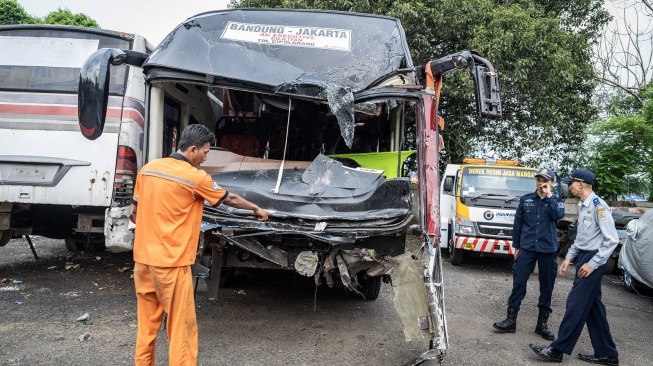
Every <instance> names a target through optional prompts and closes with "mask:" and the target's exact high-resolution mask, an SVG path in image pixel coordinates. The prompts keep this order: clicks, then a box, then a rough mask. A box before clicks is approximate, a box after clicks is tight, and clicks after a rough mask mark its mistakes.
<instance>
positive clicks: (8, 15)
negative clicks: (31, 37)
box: [0, 0, 38, 25]
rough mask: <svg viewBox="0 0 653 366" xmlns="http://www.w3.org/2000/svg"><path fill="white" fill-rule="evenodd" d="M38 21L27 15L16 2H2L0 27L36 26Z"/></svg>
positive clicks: (0, 6)
mask: <svg viewBox="0 0 653 366" xmlns="http://www.w3.org/2000/svg"><path fill="white" fill-rule="evenodd" d="M34 23H38V19H36V18H34V17H32V16H31V15H29V14H27V12H26V11H25V9H24V8H23V7H22V6H21V5H20V4H19V3H18V1H16V0H0V25H9V24H34Z"/></svg>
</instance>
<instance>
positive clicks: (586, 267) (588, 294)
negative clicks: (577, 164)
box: [529, 169, 619, 365]
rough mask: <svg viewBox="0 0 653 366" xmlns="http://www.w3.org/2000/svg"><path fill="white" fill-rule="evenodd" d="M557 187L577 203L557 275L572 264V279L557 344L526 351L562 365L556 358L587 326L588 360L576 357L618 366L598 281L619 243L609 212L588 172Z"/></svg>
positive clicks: (577, 173) (578, 171) (575, 174)
mask: <svg viewBox="0 0 653 366" xmlns="http://www.w3.org/2000/svg"><path fill="white" fill-rule="evenodd" d="M562 181H563V182H569V190H570V191H571V193H572V194H573V195H574V196H576V197H578V198H580V202H579V203H578V206H579V210H578V233H577V235H576V241H575V242H574V244H573V245H572V246H571V248H569V252H568V253H567V256H566V257H565V260H564V261H563V262H562V264H560V275H561V276H564V275H565V274H566V273H567V267H569V264H570V263H571V261H572V260H573V259H574V258H575V259H576V276H575V278H574V285H573V287H572V288H571V291H569V296H567V308H566V310H565V315H564V316H563V318H562V322H561V323H560V329H559V334H558V339H556V340H555V341H553V342H551V344H550V345H549V346H548V347H543V346H537V345H534V344H530V345H529V346H530V347H531V349H532V350H533V351H534V352H535V353H537V355H538V356H540V357H541V358H543V359H545V360H547V361H552V362H562V354H563V353H566V354H568V355H570V354H571V352H572V351H573V349H574V346H575V345H576V342H577V341H578V338H579V337H580V333H581V332H582V331H583V327H584V325H585V324H587V331H588V332H589V335H590V340H591V341H592V347H593V348H594V354H583V353H579V354H578V358H580V359H581V360H583V361H586V362H590V363H598V364H602V365H619V357H618V356H619V354H618V352H617V347H616V346H615V344H614V342H613V341H612V334H610V326H609V325H608V319H607V317H606V314H605V306H604V305H603V302H602V301H601V278H602V277H603V274H604V273H605V270H606V268H607V263H608V259H609V258H610V255H611V254H612V251H613V250H614V249H615V248H616V246H617V244H618V243H619V236H618V234H617V229H616V228H615V226H614V220H613V219H612V213H611V209H610V207H608V205H607V204H606V203H605V201H603V200H602V199H601V198H599V197H598V196H597V195H596V193H594V192H593V190H592V184H593V183H594V174H592V172H590V171H589V170H585V169H576V170H574V172H573V173H572V174H571V176H569V177H568V178H564V179H562Z"/></svg>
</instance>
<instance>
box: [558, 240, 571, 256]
mask: <svg viewBox="0 0 653 366" xmlns="http://www.w3.org/2000/svg"><path fill="white" fill-rule="evenodd" d="M572 244H574V241H573V240H567V242H566V243H564V244H563V245H562V246H561V247H560V250H559V251H558V257H561V258H564V257H565V256H566V255H567V252H568V251H569V248H571V245H572Z"/></svg>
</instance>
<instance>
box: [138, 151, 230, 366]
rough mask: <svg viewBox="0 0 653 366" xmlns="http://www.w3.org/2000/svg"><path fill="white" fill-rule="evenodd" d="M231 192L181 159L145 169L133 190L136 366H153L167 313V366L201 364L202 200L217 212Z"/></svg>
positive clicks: (175, 157) (158, 162)
mask: <svg viewBox="0 0 653 366" xmlns="http://www.w3.org/2000/svg"><path fill="white" fill-rule="evenodd" d="M227 195H228V192H227V191H225V190H224V189H222V188H221V187H220V186H218V184H217V183H215V182H214V181H213V180H212V179H211V176H209V175H208V174H207V173H206V172H204V171H202V170H199V169H197V168H195V167H193V166H192V165H191V164H190V163H189V162H188V161H186V160H185V158H184V157H183V156H182V155H180V154H177V153H175V154H172V156H170V157H167V158H163V159H157V160H154V161H152V162H150V163H148V164H146V165H145V166H143V168H142V169H141V171H140V172H139V173H138V177H137V179H136V187H135V188H134V205H136V206H137V211H136V212H137V214H136V232H135V238H134V262H135V265H134V284H135V287H136V299H137V303H138V305H137V311H138V334H137V337H136V354H135V364H136V365H148V366H150V365H151V366H153V365H154V364H155V350H156V336H157V333H158V332H159V328H160V327H161V321H162V318H163V312H164V311H165V312H166V313H167V314H168V318H167V322H166V328H167V335H168V340H169V342H170V348H169V360H168V362H169V365H195V364H197V350H198V346H197V321H196V316H195V299H194V296H193V279H192V274H191V267H190V266H191V265H192V264H193V263H194V262H195V255H196V253H197V245H198V242H199V234H200V224H201V222H202V212H203V207H204V200H206V201H208V202H209V203H210V204H212V205H214V206H217V205H219V204H220V203H222V201H223V200H224V199H225V198H226V197H227Z"/></svg>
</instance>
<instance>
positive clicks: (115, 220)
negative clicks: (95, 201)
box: [104, 206, 134, 253]
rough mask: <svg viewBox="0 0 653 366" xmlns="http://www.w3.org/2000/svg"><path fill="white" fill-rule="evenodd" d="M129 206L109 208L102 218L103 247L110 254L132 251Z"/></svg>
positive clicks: (132, 240) (132, 238)
mask: <svg viewBox="0 0 653 366" xmlns="http://www.w3.org/2000/svg"><path fill="white" fill-rule="evenodd" d="M130 214H131V206H125V207H111V208H108V209H107V210H106V211H105V216H104V245H105V246H106V248H107V250H109V251H110V252H112V253H119V252H127V251H130V250H132V249H134V231H133V230H129V223H130V221H129V215H130Z"/></svg>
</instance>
